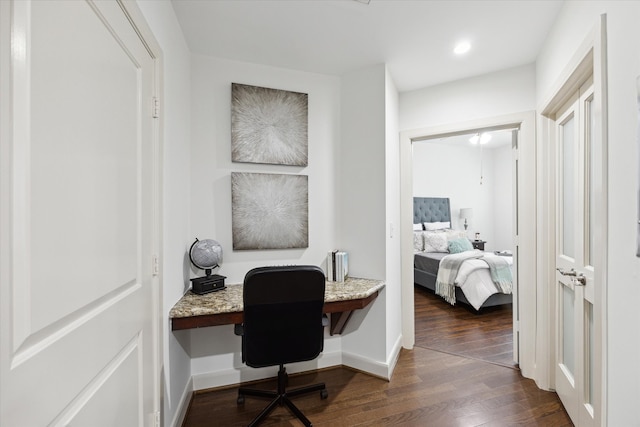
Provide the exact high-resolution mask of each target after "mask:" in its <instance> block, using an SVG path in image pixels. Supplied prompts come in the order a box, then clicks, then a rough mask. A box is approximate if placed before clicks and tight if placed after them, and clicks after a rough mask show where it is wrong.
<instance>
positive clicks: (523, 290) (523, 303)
mask: <svg viewBox="0 0 640 427" xmlns="http://www.w3.org/2000/svg"><path fill="white" fill-rule="evenodd" d="M513 128H518V129H519V130H520V139H519V141H518V145H519V147H518V159H519V160H518V163H519V179H518V181H519V182H518V188H519V189H518V191H519V193H520V194H521V195H525V194H536V167H535V165H536V161H535V158H536V139H535V112H534V111H529V112H522V113H514V114H508V115H503V116H496V117H489V118H484V119H477V120H472V121H468V122H460V123H453V124H449V125H442V126H435V127H428V128H423V129H414V130H408V131H403V132H401V133H400V184H401V190H400V204H401V206H400V215H401V216H400V230H401V233H400V240H401V247H402V252H401V281H402V283H401V290H402V292H401V293H402V301H401V303H402V346H403V347H404V348H407V349H412V348H413V346H414V343H415V313H414V289H413V285H414V280H413V256H414V255H413V239H412V231H411V230H412V223H413V160H412V151H413V142H417V141H421V140H425V139H431V138H436V137H444V136H454V135H460V134H467V133H473V132H476V131H479V130H500V129H513ZM522 203H523V197H522V196H521V197H520V204H522ZM536 203H537V197H536V198H535V199H534V200H533V205H534V206H535V205H536ZM536 210H537V209H535V208H532V206H531V204H528V205H527V208H526V209H523V208H519V209H518V210H517V212H518V213H517V217H518V218H517V221H518V223H519V224H520V233H519V236H518V239H517V241H516V242H514V243H515V244H516V245H517V247H518V248H519V255H520V257H522V258H525V257H526V259H532V260H534V262H531V263H521V265H520V266H519V269H518V273H517V274H518V276H519V281H518V282H519V285H518V286H519V289H518V292H517V294H516V298H515V300H514V304H517V308H519V324H517V325H515V326H516V328H517V330H514V334H515V333H519V335H520V339H519V341H520V349H519V363H520V369H521V371H522V374H523V375H524V376H525V377H527V378H533V379H536V381H537V377H538V376H539V375H537V374H536V372H537V370H539V369H540V366H539V363H538V364H537V363H536V358H535V338H536V318H537V317H538V316H537V311H538V305H537V304H536V263H535V259H536V224H537V223H536V221H537V220H536V217H537V215H536ZM514 231H515V229H514ZM544 368H546V369H549V367H548V366H546V367H544ZM539 386H540V384H539Z"/></svg>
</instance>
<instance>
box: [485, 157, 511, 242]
mask: <svg viewBox="0 0 640 427" xmlns="http://www.w3.org/2000/svg"><path fill="white" fill-rule="evenodd" d="M492 151H493V152H492V154H493V165H494V169H493V186H492V189H493V216H492V218H493V238H492V239H493V243H492V244H491V245H489V244H487V246H488V247H490V248H491V250H504V249H510V250H512V251H513V248H514V245H513V235H514V232H513V225H514V224H513V223H514V213H513V195H514V194H513V187H514V185H513V150H512V148H511V145H506V146H503V147H499V148H496V149H494V150H492Z"/></svg>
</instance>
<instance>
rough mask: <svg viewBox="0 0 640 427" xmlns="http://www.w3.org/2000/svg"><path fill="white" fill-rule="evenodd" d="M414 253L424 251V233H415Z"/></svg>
mask: <svg viewBox="0 0 640 427" xmlns="http://www.w3.org/2000/svg"><path fill="white" fill-rule="evenodd" d="M418 225H420V224H418ZM413 251H414V252H422V251H424V237H423V236H422V231H415V232H414V233H413Z"/></svg>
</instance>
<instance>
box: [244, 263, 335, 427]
mask: <svg viewBox="0 0 640 427" xmlns="http://www.w3.org/2000/svg"><path fill="white" fill-rule="evenodd" d="M324 286H325V276H324V273H323V272H322V270H321V269H320V268H318V267H315V266H302V265H301V266H289V267H260V268H254V269H253V270H251V271H249V272H248V273H247V275H246V276H245V278H244V291H243V293H244V295H243V301H244V320H243V324H242V325H236V334H238V335H242V360H243V362H245V363H246V364H247V365H248V366H251V367H253V368H260V367H263V366H276V365H280V370H279V371H278V390H277V391H266V390H255V389H249V388H245V387H240V389H239V390H238V404H243V403H244V396H259V397H270V398H273V400H272V401H271V403H269V405H267V407H266V408H265V409H263V410H262V412H261V413H260V414H259V415H258V416H257V417H256V418H255V419H254V420H253V421H252V422H251V424H249V425H250V426H254V425H257V424H258V423H260V422H261V421H262V420H263V419H264V418H265V417H266V416H267V415H269V413H270V412H271V411H272V410H273V409H274V408H275V406H276V405H283V404H284V405H287V406H288V407H289V409H290V410H291V411H292V412H293V413H294V414H295V415H296V417H298V418H299V419H300V421H302V422H303V423H304V425H306V426H310V425H311V422H310V421H309V419H307V417H305V416H304V414H303V413H302V412H301V411H300V410H299V409H298V408H297V407H296V406H295V405H294V404H293V402H292V401H291V400H290V398H291V397H293V396H298V395H301V394H305V393H309V392H313V391H320V397H321V398H322V399H326V398H327V395H328V394H327V389H326V387H325V385H324V383H320V384H314V385H311V386H306V387H301V388H297V389H294V390H286V385H287V377H288V376H287V372H286V369H285V368H284V365H285V364H287V363H291V362H302V361H306V360H313V359H315V358H316V357H318V355H319V354H320V352H322V349H323V347H324V330H323V327H324V325H325V321H324V320H323V314H322V306H323V305H324Z"/></svg>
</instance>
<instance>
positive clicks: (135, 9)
mask: <svg viewBox="0 0 640 427" xmlns="http://www.w3.org/2000/svg"><path fill="white" fill-rule="evenodd" d="M116 1H117V3H118V4H119V5H120V7H121V8H122V11H123V12H124V14H125V15H126V16H127V17H128V19H129V21H130V22H131V26H132V27H133V28H134V30H135V31H136V33H137V34H138V37H140V40H141V41H142V43H143V44H144V46H145V47H146V49H147V51H148V52H149V55H150V56H151V57H152V58H153V63H154V84H155V87H154V97H155V98H156V99H158V100H159V102H162V100H163V99H164V72H163V70H164V59H163V58H164V56H163V53H162V49H161V47H160V44H159V43H158V41H157V40H156V38H155V36H154V34H153V31H152V30H151V28H150V27H149V25H148V24H147V20H146V19H145V17H144V14H143V13H142V11H141V10H140V8H139V6H138V4H137V3H136V1H135V0H116ZM161 106H162V104H160V114H159V115H158V117H157V118H156V119H155V120H154V125H153V130H152V144H153V158H152V164H153V194H152V195H151V199H152V204H153V210H152V211H153V218H151V219H150V220H151V221H152V228H153V235H152V238H151V239H152V242H151V244H152V246H153V248H152V249H153V250H152V253H153V254H154V255H155V258H156V259H157V260H158V262H159V265H158V269H157V274H155V275H153V277H152V287H153V289H152V295H153V296H152V297H153V301H152V308H151V315H152V316H153V320H152V332H151V333H152V334H153V342H154V344H153V364H154V367H153V372H154V375H153V390H154V395H153V397H152V398H153V411H154V418H156V419H158V420H161V419H162V416H163V414H162V413H161V410H162V409H161V408H162V407H163V404H162V390H163V389H164V385H163V382H164V381H163V377H162V372H163V368H162V367H163V365H164V360H163V354H164V352H163V345H164V339H163V336H164V333H166V332H167V331H168V329H167V328H166V327H165V323H166V322H165V319H164V318H163V316H162V312H163V310H162V301H163V298H162V297H163V289H164V287H163V280H162V279H163V273H162V271H163V266H162V263H163V261H164V258H163V250H162V248H163V221H164V219H163V214H162V212H163V211H162V206H163V198H162V194H163V180H162V175H163V174H162V171H163V167H164V164H163V161H162V159H163V132H162V129H164V115H163V114H162V107H161ZM152 108H153V106H152V105H151V103H150V104H149V113H150V114H151V110H152ZM152 262H153V261H152ZM149 268H150V269H151V268H154V266H152V265H150V266H149ZM165 329H166V331H165ZM151 421H152V422H155V420H151Z"/></svg>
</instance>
